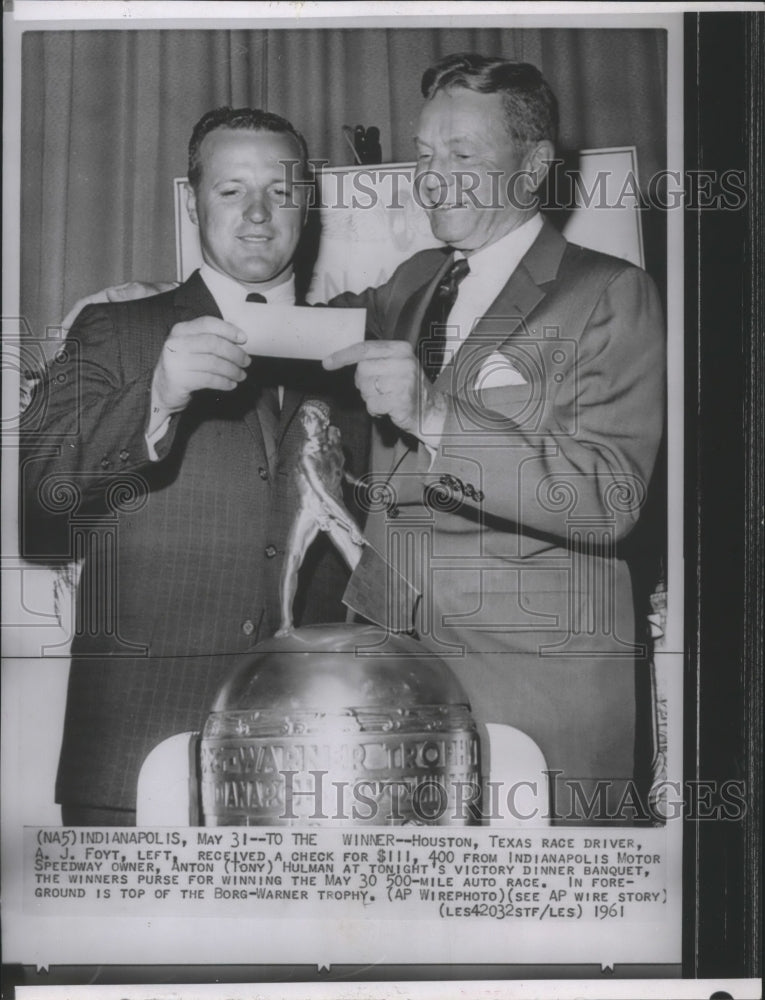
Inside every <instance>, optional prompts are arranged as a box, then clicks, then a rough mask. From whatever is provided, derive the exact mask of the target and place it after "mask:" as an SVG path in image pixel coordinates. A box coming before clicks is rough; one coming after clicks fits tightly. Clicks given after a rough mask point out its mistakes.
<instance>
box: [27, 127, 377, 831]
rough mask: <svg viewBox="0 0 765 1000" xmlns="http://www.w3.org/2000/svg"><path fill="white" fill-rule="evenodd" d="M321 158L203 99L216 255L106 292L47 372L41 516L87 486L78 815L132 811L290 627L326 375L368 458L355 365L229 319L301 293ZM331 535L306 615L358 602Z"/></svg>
mask: <svg viewBox="0 0 765 1000" xmlns="http://www.w3.org/2000/svg"><path fill="white" fill-rule="evenodd" d="M306 161H307V154H306V148H305V143H304V140H303V138H302V136H301V135H300V134H299V133H298V132H297V131H296V130H295V129H294V128H293V127H292V125H291V124H290V123H289V122H287V121H286V120H285V119H283V118H280V117H279V116H277V115H273V114H269V113H266V112H262V111H258V110H251V109H239V110H232V109H230V108H224V109H219V110H218V111H214V112H210V113H208V114H207V115H205V116H204V117H203V118H202V119H201V120H200V122H199V123H198V124H197V126H196V127H195V129H194V133H193V135H192V138H191V142H190V145H189V185H190V186H189V194H188V210H189V214H190V216H191V218H192V220H193V222H194V223H195V224H197V225H198V226H199V231H200V240H201V245H202V250H203V256H204V265H203V266H202V268H201V270H200V271H198V272H195V273H194V274H193V275H192V276H191V278H190V279H189V280H188V281H186V282H185V283H184V284H183V285H181V286H180V287H178V288H176V289H174V290H172V291H169V292H166V293H163V294H160V295H157V296H154V297H151V298H146V299H139V300H136V301H129V302H123V303H112V304H107V305H89V306H88V307H87V308H86V309H84V310H83V311H82V313H81V314H80V315H79V317H78V318H77V320H76V322H75V323H74V325H73V326H72V329H71V331H70V334H69V338H68V340H67V342H66V346H65V350H64V355H65V359H64V360H63V361H61V359H59V362H57V364H56V371H55V373H54V372H51V375H50V378H49V380H48V381H47V383H46V384H44V385H43V386H42V388H41V397H40V398H41V399H42V400H43V402H44V404H45V417H44V421H43V425H42V427H40V428H38V429H36V430H35V432H34V433H29V434H27V435H25V440H24V452H23V464H22V482H23V485H24V488H25V492H26V495H27V502H28V507H27V511H26V514H27V516H28V519H29V520H28V521H27V520H25V528H26V535H27V540H28V541H29V542H30V544H31V539H30V536H31V535H33V533H34V528H35V525H36V524H39V523H40V522H39V521H38V520H37V518H36V516H35V514H36V515H40V514H42V516H43V517H45V516H48V518H49V519H50V517H52V516H54V515H55V513H56V511H57V510H58V511H60V510H61V505H62V503H65V502H66V500H68V502H69V506H68V508H67V510H66V515H65V517H64V522H65V527H66V528H67V530H69V531H70V532H71V535H70V542H71V548H70V551H69V552H67V554H68V555H73V556H79V557H80V558H81V559H82V560H83V566H82V575H81V579H80V584H79V590H78V595H77V628H76V634H75V635H74V638H73V642H72V664H71V672H70V680H69V691H68V698H67V707H66V718H65V726H64V739H63V747H62V751H61V758H60V765H59V773H58V780H57V788H56V791H57V801H59V802H60V803H61V804H62V814H63V820H64V822H65V823H68V824H129V823H132V822H134V820H135V812H134V810H135V797H136V782H137V776H138V771H139V769H140V767H141V764H142V762H143V760H144V759H145V757H146V755H147V754H148V752H149V751H150V750H151V749H152V748H153V747H154V746H155V745H156V744H158V743H159V742H161V741H162V740H163V739H164V738H166V737H167V736H170V735H172V734H174V733H177V732H183V731H187V730H195V729H199V728H200V726H201V724H202V722H203V720H204V718H205V715H206V713H207V711H208V710H209V707H210V705H211V703H212V700H213V698H214V696H215V693H216V691H217V689H218V688H219V686H220V684H221V682H222V680H223V679H224V678H225V677H226V675H227V673H228V671H229V670H230V669H231V668H232V667H234V666H235V665H236V663H237V662H238V660H239V658H240V657H241V655H242V654H244V653H245V651H246V650H247V649H248V648H250V647H251V646H252V645H253V643H255V642H256V641H257V640H258V639H259V638H262V637H265V636H269V635H271V634H273V632H274V631H275V630H276V628H277V626H278V623H279V607H278V603H279V598H278V592H279V586H278V583H279V569H280V564H281V561H282V557H283V553H284V548H285V541H286V536H287V532H288V529H289V526H290V522H291V519H292V516H293V513H294V507H295V503H296V498H294V497H292V496H290V494H289V492H288V483H289V481H290V473H291V471H292V469H293V467H294V465H295V463H296V461H297V458H298V454H299V450H300V447H301V445H302V440H303V432H302V427H301V424H300V421H299V420H298V419H297V411H298V408H299V406H300V403H301V401H302V400H303V398H304V397H305V396H306V394H308V393H310V395H311V396H312V397H317V398H320V399H324V400H325V401H327V402H329V403H330V404H331V413H332V419H333V422H334V423H336V424H338V425H339V426H340V427H341V429H342V431H343V433H344V439H345V442H346V445H350V446H352V447H351V450H352V451H354V455H355V461H356V463H357V464H356V471H357V472H358V471H362V469H361V464H362V462H363V459H362V458H361V453H362V452H363V451H364V448H365V441H364V431H365V428H364V424H365V421H364V420H361V421H359V419H358V417H359V415H360V414H362V415H363V408H362V407H360V404H359V403H358V396H357V394H356V393H355V390H353V386H352V383H351V382H350V378H348V379H347V385H345V386H344V383H345V381H346V380H345V379H341V380H339V381H338V380H337V379H336V377H334V376H328V375H327V374H326V373H324V372H322V371H321V369H320V368H319V366H318V365H316V364H313V365H310V364H303V365H301V364H300V363H292V365H291V366H289V367H288V368H283V369H282V370H279V369H277V368H276V367H275V366H274V365H273V364H270V363H268V361H267V359H262V358H254V359H251V358H250V356H249V355H248V354H247V353H245V351H244V350H243V348H242V344H243V342H244V340H245V337H244V335H243V333H242V331H241V330H239V329H238V328H237V327H236V326H234V325H233V324H232V323H230V322H227V320H226V316H227V314H228V312H229V309H232V310H233V312H234V313H236V311H237V310H236V307H237V306H238V305H239V304H240V303H241V302H244V301H245V300H246V299H248V298H249V299H250V300H252V298H253V296H254V297H255V300H256V301H261V302H279V303H290V304H294V302H295V288H294V276H293V271H292V259H293V256H294V253H295V250H296V247H297V244H298V241H299V238H300V235H301V232H302V229H303V225H304V222H305V217H306V206H305V185H304V184H302V183H300V182H301V180H302V178H301V177H300V176H299V173H298V176H297V180H295V173H296V172H295V170H294V169H293V167H294V165H295V164H296V163H298V164H301V165H302V168H303V170H305V168H306ZM344 389H345V390H350V392H345V395H344V394H343V393H344ZM351 393H353V395H352V396H351ZM351 464H352V465H353V461H352V462H351ZM63 498H65V499H63ZM77 539H84V541H83V542H82V544H79V543H78V541H77ZM318 548H319V549H320V551H318V552H316V553H315V554H314V556H313V560H312V564H311V567H310V573H309V576H310V580H308V581H304V582H308V583H309V584H310V585H309V586H308V587H307V588H306V589H305V592H304V593H303V594H302V595H300V596H299V598H298V601H297V602H296V608H297V610H298V615H299V617H300V618H301V619H302V623H308V622H313V621H327V620H329V621H332V620H335V619H337V618H338V617H342V614H343V608H342V606H341V605H340V604H339V595H340V594H341V593H342V590H343V587H344V585H345V582H346V581H347V573H346V572H345V569H344V567H343V566H342V563H341V561H340V559H339V556H338V555H337V553H336V552H335V551H334V550H333V549H332V548H331V547H330V546H329V545H326V546H324V547H323V548H322V546H321V544H319V545H318Z"/></svg>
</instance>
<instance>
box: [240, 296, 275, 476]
mask: <svg viewBox="0 0 765 1000" xmlns="http://www.w3.org/2000/svg"><path fill="white" fill-rule="evenodd" d="M247 301H248V302H268V299H267V298H266V297H265V295H261V294H260V292H250V294H249V295H248V296H247ZM260 367H261V371H262V370H263V367H264V366H262V365H261V366H260ZM281 414H282V408H281V406H280V404H279V389H278V386H277V385H261V389H260V396H259V397H258V416H259V417H260V426H261V429H262V431H263V439H264V441H265V445H266V453H267V457H268V463H269V465H271V464H272V463H273V461H274V457H275V454H276V442H277V440H278V438H279V421H280V419H281Z"/></svg>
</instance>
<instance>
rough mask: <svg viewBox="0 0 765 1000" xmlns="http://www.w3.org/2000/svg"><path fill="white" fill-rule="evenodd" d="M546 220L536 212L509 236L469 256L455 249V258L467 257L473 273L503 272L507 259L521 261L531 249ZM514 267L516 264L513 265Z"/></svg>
mask: <svg viewBox="0 0 765 1000" xmlns="http://www.w3.org/2000/svg"><path fill="white" fill-rule="evenodd" d="M544 222H545V220H544V217H543V216H542V215H541V213H540V212H536V213H535V214H534V215H532V217H531V218H530V219H527V220H526V222H524V223H523V225H520V226H518V227H517V228H516V229H513V230H512V231H511V232H509V233H508V234H507V236H503V237H502V238H501V239H499V240H497V241H496V242H494V243H489V244H488V246H485V247H481V249H480V250H476V251H475V253H471V255H470V256H469V257H465V254H464V253H462V251H461V250H455V251H454V259H455V260H460V259H461V258H463V257H465V260H467V261H468V263H469V264H470V272H471V274H474V273H480V272H485V271H488V272H494V271H496V270H499V271H500V273H501V272H502V271H503V270H504V264H505V262H506V261H508V260H513V261H515V262H519V261H520V259H521V258H522V257H523V256H524V255H525V254H526V253H527V252H528V250H530V249H531V244H532V243H533V242H534V240H535V239H536V238H537V236H539V234H540V232H541V231H542V227H543V226H544ZM514 269H515V265H514V266H513V270H514Z"/></svg>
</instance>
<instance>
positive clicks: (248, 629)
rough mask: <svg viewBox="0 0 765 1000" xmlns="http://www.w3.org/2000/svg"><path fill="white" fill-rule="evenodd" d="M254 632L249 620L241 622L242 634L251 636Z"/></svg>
mask: <svg viewBox="0 0 765 1000" xmlns="http://www.w3.org/2000/svg"><path fill="white" fill-rule="evenodd" d="M254 631H255V626H254V625H253V623H252V622H251V621H250V619H249V618H248V619H247V621H245V622H242V632H244V634H245V635H252V633H253V632H254Z"/></svg>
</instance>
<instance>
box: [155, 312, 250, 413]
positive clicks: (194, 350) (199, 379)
mask: <svg viewBox="0 0 765 1000" xmlns="http://www.w3.org/2000/svg"><path fill="white" fill-rule="evenodd" d="M246 339H247V338H246V336H245V334H244V333H242V331H241V330H240V329H239V328H238V327H236V326H233V325H232V324H231V323H227V322H226V321H225V320H222V319H218V318H216V317H215V316H200V317H199V318H197V319H192V320H189V321H188V322H186V323H176V324H175V326H174V327H173V328H172V330H171V331H170V335H169V336H168V338H167V340H166V341H165V344H164V346H163V348H162V353H161V354H160V356H159V361H158V362H157V366H156V368H155V370H154V380H153V383H152V398H153V402H154V404H155V405H156V406H159V407H161V408H162V409H164V410H165V411H166V412H167V413H176V412H177V411H178V410H182V409H184V407H185V406H187V405H188V402H189V400H190V399H191V394H192V392H195V391H196V390H197V389H216V390H218V391H223V392H228V391H230V390H231V389H235V388H236V386H237V385H238V384H239V383H240V382H242V381H243V380H244V379H245V378H246V376H247V372H246V368H247V366H248V365H249V364H250V361H251V360H252V358H251V357H250V355H249V354H247V352H246V351H244V350H243V349H242V348H241V347H240V346H239V345H240V344H243V343H244V342H245V341H246Z"/></svg>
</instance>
